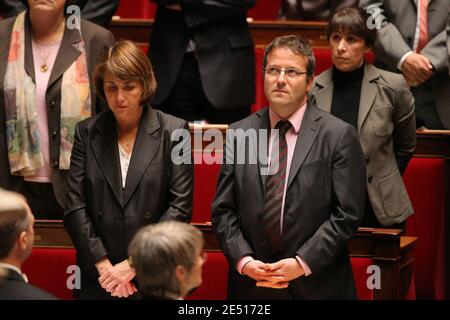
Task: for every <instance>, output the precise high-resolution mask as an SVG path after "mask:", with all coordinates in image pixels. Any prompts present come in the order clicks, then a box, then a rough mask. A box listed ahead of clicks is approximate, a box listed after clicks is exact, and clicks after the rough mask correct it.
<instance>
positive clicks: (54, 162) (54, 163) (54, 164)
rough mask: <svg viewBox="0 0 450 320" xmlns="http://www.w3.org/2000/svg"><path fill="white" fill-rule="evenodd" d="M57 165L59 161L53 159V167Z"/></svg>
mask: <svg viewBox="0 0 450 320" xmlns="http://www.w3.org/2000/svg"><path fill="white" fill-rule="evenodd" d="M58 165H59V161H58V160H55V161H53V168H55V169H57V168H58Z"/></svg>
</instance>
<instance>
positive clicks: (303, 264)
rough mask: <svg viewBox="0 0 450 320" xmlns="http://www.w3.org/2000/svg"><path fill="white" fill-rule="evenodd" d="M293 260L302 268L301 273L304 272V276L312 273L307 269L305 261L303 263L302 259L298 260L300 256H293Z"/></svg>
mask: <svg viewBox="0 0 450 320" xmlns="http://www.w3.org/2000/svg"><path fill="white" fill-rule="evenodd" d="M295 258H296V259H297V261H298V263H300V265H301V266H302V268H303V271H304V272H305V276H306V277H307V276H309V275H310V274H311V273H312V272H311V269H310V268H309V267H308V265H307V264H306V262H305V261H303V259H302V258H300V256H295Z"/></svg>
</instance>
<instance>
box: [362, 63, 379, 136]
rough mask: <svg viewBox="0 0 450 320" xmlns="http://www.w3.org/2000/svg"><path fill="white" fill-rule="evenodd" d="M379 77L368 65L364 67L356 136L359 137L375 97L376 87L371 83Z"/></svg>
mask: <svg viewBox="0 0 450 320" xmlns="http://www.w3.org/2000/svg"><path fill="white" fill-rule="evenodd" d="M379 77H380V74H379V73H378V72H377V70H376V69H375V68H374V67H373V66H372V65H370V64H366V65H365V67H364V78H363V80H362V84H361V96H360V98H359V112H358V134H359V135H361V128H362V126H363V125H364V121H365V120H366V118H367V115H368V113H369V110H370V108H371V107H372V105H373V102H374V100H375V96H376V95H377V87H376V85H374V84H373V83H372V82H373V81H374V80H376V79H378V78H379Z"/></svg>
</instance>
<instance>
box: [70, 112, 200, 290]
mask: <svg viewBox="0 0 450 320" xmlns="http://www.w3.org/2000/svg"><path fill="white" fill-rule="evenodd" d="M176 129H186V130H188V131H187V132H189V127H188V124H187V122H186V121H184V120H181V119H178V118H175V117H173V116H169V115H166V114H164V113H162V112H160V111H157V110H154V109H152V108H151V107H148V108H147V109H146V110H145V111H144V113H143V115H142V118H141V122H140V126H139V130H138V134H137V137H136V142H135V146H134V150H133V154H132V157H131V162H130V166H129V168H128V173H127V181H126V186H125V189H123V188H122V175H121V168H120V160H119V152H118V145H117V134H116V120H115V118H114V114H113V113H112V111H110V110H107V111H104V112H102V113H100V114H98V115H96V116H94V117H92V118H89V119H86V120H84V121H82V122H80V123H79V124H78V125H77V127H76V134H75V141H74V147H73V151H72V158H71V165H70V175H69V180H68V181H69V192H68V196H67V206H66V211H65V214H64V225H65V227H66V229H67V232H68V233H69V235H70V237H71V239H72V241H73V243H74V245H75V248H76V249H77V261H78V265H79V266H80V268H81V270H82V271H81V272H82V275H83V277H82V282H83V281H88V282H89V281H90V282H91V283H92V282H95V283H96V285H97V286H98V282H97V278H98V273H97V270H96V269H95V266H94V264H95V263H96V262H97V261H99V260H100V259H102V258H103V257H105V256H107V257H108V258H109V260H110V261H111V262H112V263H113V264H116V263H118V262H121V261H123V260H124V259H126V258H127V257H128V255H127V249H128V244H129V242H130V241H131V239H132V237H133V236H134V235H135V233H136V232H137V231H138V229H139V228H140V227H142V226H145V225H147V224H150V223H156V222H158V221H162V220H171V219H173V220H179V221H185V222H189V221H190V219H191V215H192V194H193V185H194V184H193V165H192V161H191V164H181V165H175V164H173V162H172V160H171V153H172V150H173V149H174V147H175V146H178V147H180V146H183V147H186V148H187V149H188V150H189V159H190V158H191V156H192V155H191V153H190V152H191V149H190V135H188V137H189V139H185V140H183V141H182V142H178V141H171V136H172V133H173V132H174V130H176ZM82 288H83V284H82Z"/></svg>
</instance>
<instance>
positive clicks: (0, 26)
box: [0, 17, 16, 38]
mask: <svg viewBox="0 0 450 320" xmlns="http://www.w3.org/2000/svg"><path fill="white" fill-rule="evenodd" d="M15 20H16V17H10V18H7V19H3V20H0V38H1V37H3V35H4V34H7V33H10V32H11V31H12V28H13V25H14V21H15Z"/></svg>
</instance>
